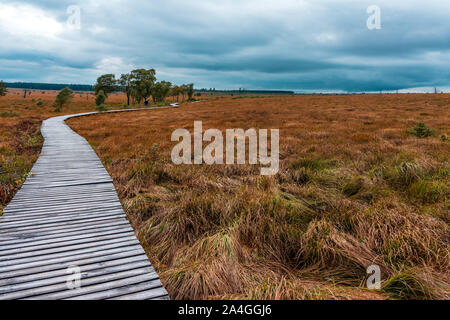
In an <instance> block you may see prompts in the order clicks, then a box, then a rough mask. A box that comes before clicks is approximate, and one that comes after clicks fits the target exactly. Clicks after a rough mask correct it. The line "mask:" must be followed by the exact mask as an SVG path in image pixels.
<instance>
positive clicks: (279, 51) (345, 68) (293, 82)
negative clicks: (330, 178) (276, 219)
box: [0, 0, 450, 91]
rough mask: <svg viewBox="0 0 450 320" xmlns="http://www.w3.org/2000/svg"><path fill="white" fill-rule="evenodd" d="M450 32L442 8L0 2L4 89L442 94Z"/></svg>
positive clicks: (204, 1) (435, 4)
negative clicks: (183, 87)
mask: <svg viewBox="0 0 450 320" xmlns="http://www.w3.org/2000/svg"><path fill="white" fill-rule="evenodd" d="M74 5H75V6H78V7H79V8H80V25H79V26H80V28H77V21H78V20H77V18H76V14H75V15H74V13H76V10H75V11H73V10H70V9H71V8H70V6H74ZM370 5H377V6H378V7H379V8H380V9H381V29H378V30H377V29H374V30H369V28H368V27H367V20H368V18H369V17H370V15H371V14H369V13H367V8H368V7H369V6H370ZM68 9H69V10H68ZM449 31H450V1H448V0H427V1H423V0H420V1H419V0H370V1H365V0H276V1H275V0H195V1H194V0H182V1H179V0H147V1H143V0H142V1H137V0H134V1H133V0H126V1H125V0H70V1H65V0H47V1H45V0H39V1H36V0H34V1H20V0H14V1H5V0H0V41H1V45H0V79H2V80H5V81H33V82H50V83H81V84H91V83H93V82H94V81H95V79H96V78H97V77H98V76H99V75H101V74H103V73H115V74H117V75H120V73H124V72H128V71H130V70H132V69H133V68H155V69H156V70H157V76H158V79H161V80H169V81H172V82H174V83H185V82H194V83H195V85H196V87H197V88H202V87H206V88H212V87H214V88H218V89H219V88H220V89H236V88H247V89H293V90H296V91H308V90H311V91H318V90H323V91H379V90H396V89H405V88H417V87H434V86H437V87H439V88H441V89H443V90H446V89H448V88H450V33H449Z"/></svg>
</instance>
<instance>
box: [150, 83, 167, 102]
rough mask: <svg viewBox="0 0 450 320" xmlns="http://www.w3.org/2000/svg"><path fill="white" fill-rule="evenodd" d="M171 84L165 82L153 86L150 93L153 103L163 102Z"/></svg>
mask: <svg viewBox="0 0 450 320" xmlns="http://www.w3.org/2000/svg"><path fill="white" fill-rule="evenodd" d="M171 87H172V84H171V83H170V82H167V81H161V82H157V83H155V84H154V85H153V87H152V90H151V93H152V98H153V101H154V102H163V101H164V99H165V98H166V97H167V96H168V95H169V93H170V89H171Z"/></svg>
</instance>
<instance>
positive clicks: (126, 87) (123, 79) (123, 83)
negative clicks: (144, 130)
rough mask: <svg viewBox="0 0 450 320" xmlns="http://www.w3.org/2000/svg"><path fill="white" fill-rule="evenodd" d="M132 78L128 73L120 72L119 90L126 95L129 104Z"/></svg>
mask: <svg viewBox="0 0 450 320" xmlns="http://www.w3.org/2000/svg"><path fill="white" fill-rule="evenodd" d="M132 80H133V79H132V78H131V74H130V73H126V74H122V75H121V76H120V79H119V85H120V90H122V92H125V94H126V95H127V105H128V106H129V105H130V96H131V93H132V91H133V81H132Z"/></svg>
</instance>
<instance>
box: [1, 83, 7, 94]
mask: <svg viewBox="0 0 450 320" xmlns="http://www.w3.org/2000/svg"><path fill="white" fill-rule="evenodd" d="M7 93H8V89H7V88H6V84H5V83H4V82H3V81H0V96H6V94H7Z"/></svg>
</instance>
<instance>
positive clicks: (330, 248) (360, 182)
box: [69, 94, 450, 299]
mask: <svg viewBox="0 0 450 320" xmlns="http://www.w3.org/2000/svg"><path fill="white" fill-rule="evenodd" d="M449 105H450V96H449V95H446V94H442V95H362V96H295V97H263V98H252V99H250V98H247V99H233V98H224V99H218V100H214V101H208V102H201V103H195V104H188V105H185V106H183V107H182V108H179V109H171V110H155V111H153V112H135V113H125V114H108V115H98V116H92V117H88V118H80V119H73V120H70V121H69V123H70V125H71V126H72V127H73V128H74V129H75V130H77V131H78V132H79V133H80V134H82V135H83V136H85V137H86V138H87V139H88V140H89V141H90V143H91V145H92V146H93V147H94V148H95V150H96V151H97V153H98V154H99V156H100V158H101V159H102V162H103V163H104V164H105V166H106V168H107V170H108V171H109V172H110V174H111V175H112V177H113V179H114V182H115V185H116V188H117V190H118V193H119V197H120V198H121V201H122V204H123V206H124V208H125V210H126V212H127V215H128V217H129V219H130V220H131V222H132V224H133V226H134V228H135V229H136V231H137V233H138V237H139V239H140V241H141V243H142V244H143V245H144V248H145V249H146V251H147V253H148V254H149V257H150V258H151V260H152V262H153V264H154V265H155V267H156V269H157V271H158V272H159V273H160V275H161V277H162V280H163V282H164V284H165V286H166V288H167V289H168V291H169V293H170V295H171V297H172V298H175V299H182V298H186V299H212V298H223V299H234V298H245V299H383V298H400V299H448V298H449V296H450V289H449V285H450V275H449V271H448V270H449V238H450V235H449V226H448V223H449V209H450V208H449V203H448V196H449V179H450V168H449V159H448V156H449V150H450V149H449V141H448V138H447V136H448V134H449V133H450V125H449V124H450V121H449V120H450V108H449ZM194 120H202V121H203V129H204V130H206V129H208V128H218V129H221V130H224V129H227V128H244V129H247V128H251V127H254V128H279V129H280V152H281V155H280V157H281V168H280V172H279V173H278V174H277V175H276V176H274V177H262V176H260V175H259V170H258V167H257V166H251V165H244V166H237V165H235V166H225V165H221V166H219V165H215V166H206V165H196V166H194V165H192V166H189V165H182V166H175V165H173V164H172V162H171V160H170V151H171V148H172V147H173V145H174V144H175V143H173V142H171V141H170V135H171V133H172V131H173V130H174V129H176V128H187V129H189V130H190V131H191V132H192V130H193V122H194ZM420 121H422V122H425V123H426V125H427V126H428V127H430V128H432V129H434V130H435V131H436V132H437V136H431V137H428V138H424V139H419V138H417V137H415V136H413V135H411V134H409V133H408V130H409V129H411V128H412V127H413V126H414V125H415V124H416V123H417V122H420ZM446 135H447V136H446ZM441 136H442V137H441ZM371 264H378V265H379V266H380V267H381V269H382V271H383V287H382V290H381V291H377V292H373V291H368V290H366V289H364V283H365V279H366V277H367V275H366V268H367V267H368V266H369V265H371Z"/></svg>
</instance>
